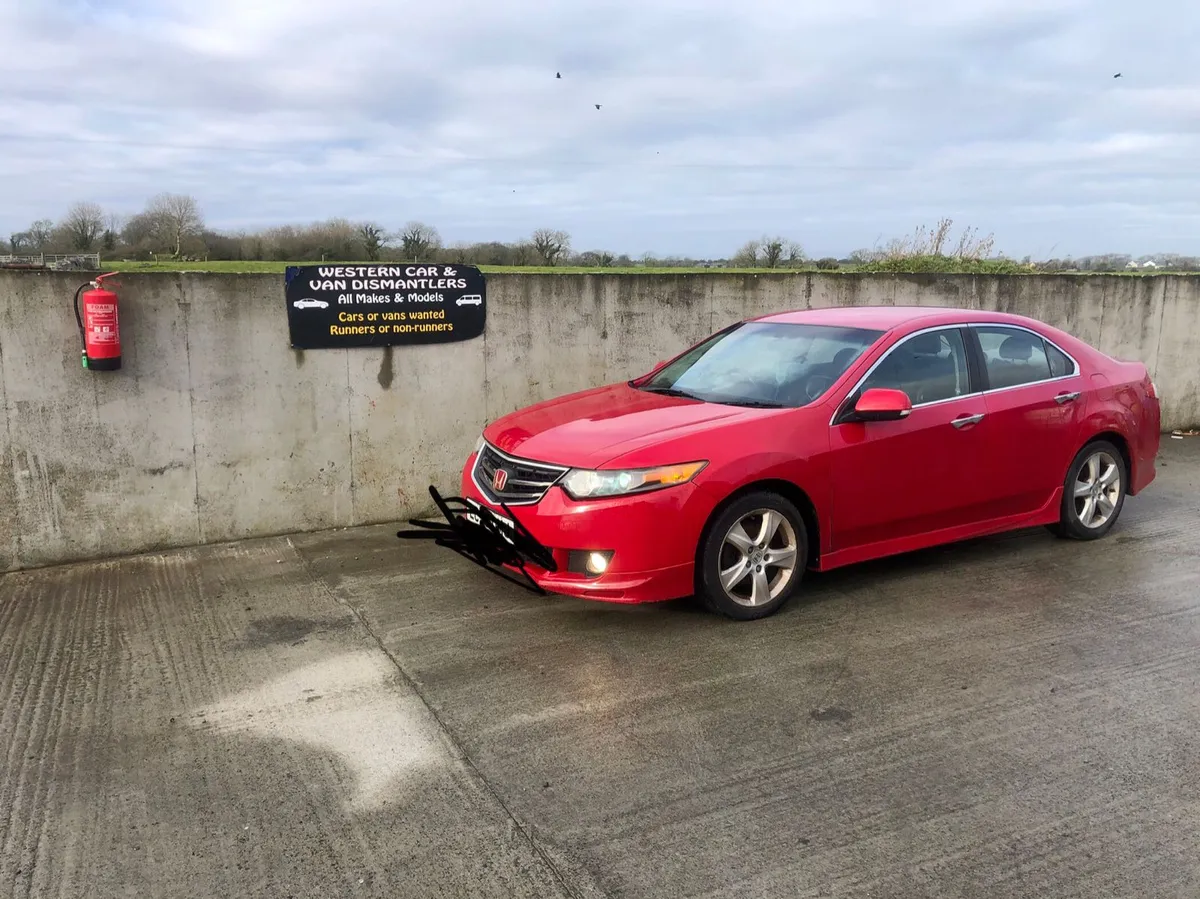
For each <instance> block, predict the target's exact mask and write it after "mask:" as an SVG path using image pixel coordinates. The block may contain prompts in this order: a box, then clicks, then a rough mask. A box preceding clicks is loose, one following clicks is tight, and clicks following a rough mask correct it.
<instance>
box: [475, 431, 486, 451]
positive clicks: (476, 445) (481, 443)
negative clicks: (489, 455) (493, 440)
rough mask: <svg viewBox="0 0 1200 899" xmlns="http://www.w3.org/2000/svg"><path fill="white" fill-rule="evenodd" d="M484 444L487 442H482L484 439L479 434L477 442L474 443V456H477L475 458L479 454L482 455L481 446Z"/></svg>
mask: <svg viewBox="0 0 1200 899" xmlns="http://www.w3.org/2000/svg"><path fill="white" fill-rule="evenodd" d="M485 443H487V441H486V440H484V439H483V435H482V434H480V435H479V440H477V441H476V442H475V455H477V456H478V455H479V454H480V453H482V452H483V445H484V444H485Z"/></svg>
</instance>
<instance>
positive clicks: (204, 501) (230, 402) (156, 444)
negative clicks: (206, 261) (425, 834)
mask: <svg viewBox="0 0 1200 899" xmlns="http://www.w3.org/2000/svg"><path fill="white" fill-rule="evenodd" d="M82 280H83V278H82V276H80V275H78V274H62V275H59V274H47V273H25V272H21V273H18V272H0V463H2V464H0V571H3V570H9V569H14V568H18V567H27V566H36V565H43V564H50V563H56V562H62V561H69V560H76V559H83V558H92V557H98V556H106V555H113V554H121V553H129V552H139V551H145V550H153V549H159V548H164V547H169V546H178V545H187V544H194V543H200V542H209V541H217V540H228V539H235V538H240V537H248V536H262V535H267V534H273V533H281V532H289V531H299V530H307V529H317V528H325V527H339V526H345V525H352V524H360V523H369V522H378V521H394V520H399V519H403V518H406V517H407V516H409V515H411V514H414V513H416V512H419V511H424V510H425V509H426V508H427V507H428V494H427V492H426V490H427V486H428V485H429V483H430V482H431V481H432V482H434V483H436V484H438V485H439V487H443V488H445V489H449V490H454V489H456V488H457V484H458V481H457V472H458V469H459V466H460V464H461V461H462V459H463V458H464V457H465V455H466V454H467V453H468V452H469V451H470V449H471V448H472V446H473V445H474V442H475V439H476V437H477V435H478V433H479V431H480V428H481V427H482V426H483V424H484V423H485V422H486V421H487V420H489V419H491V418H494V417H496V416H498V415H501V414H503V413H505V412H508V411H510V410H512V409H515V408H517V407H519V406H522V405H525V404H527V403H530V402H533V401H535V400H539V399H543V398H546V397H550V396H553V395H556V394H560V393H565V392H567V391H571V390H576V389H581V388H584V387H588V386H591V385H595V384H600V383H604V382H608V381H612V380H616V379H619V378H626V377H629V376H632V375H634V374H636V373H639V372H641V371H644V370H645V369H646V368H647V367H648V366H650V365H651V364H652V363H654V362H655V361H656V360H658V359H660V358H663V357H665V356H668V355H671V354H673V353H674V352H676V351H678V350H680V349H682V348H684V347H685V346H687V345H688V344H690V343H692V342H695V341H697V340H699V339H701V338H702V337H704V336H705V335H706V334H708V333H710V332H711V331H713V330H715V329H717V328H719V327H721V326H723V325H725V324H727V323H729V322H732V321H735V320H737V319H740V318H743V317H747V316H752V315H757V314H761V313H765V312H769V311H775V310H782V309H789V308H797V307H804V306H826V305H834V304H865V303H919V304H926V305H951V304H955V305H958V304H961V305H965V306H969V307H975V308H984V309H1003V310H1010V311H1014V312H1021V313H1025V314H1028V315H1032V316H1034V317H1036V318H1040V319H1043V320H1045V321H1048V322H1051V323H1053V324H1056V325H1059V326H1062V327H1065V328H1067V329H1068V330H1070V331H1072V332H1073V333H1075V334H1077V335H1079V336H1080V337H1082V338H1083V339H1085V340H1088V341H1091V342H1093V343H1094V344H1096V345H1097V346H1099V347H1100V348H1102V349H1104V350H1106V351H1108V352H1111V353H1114V354H1116V355H1120V356H1126V357H1133V358H1138V359H1141V360H1143V361H1145V362H1146V363H1147V365H1148V366H1149V367H1150V369H1151V371H1152V372H1153V374H1154V377H1155V379H1156V381H1157V383H1158V386H1159V389H1160V391H1161V392H1162V394H1163V403H1164V414H1165V419H1164V426H1165V427H1167V428H1172V427H1182V426H1186V425H1191V424H1193V423H1196V422H1200V365H1197V360H1198V359H1200V278H1186V277H1171V276H1161V277H1152V278H1129V277H1119V276H1113V277H1067V276H1060V277H1054V276H1047V277H1032V276H1017V277H1012V276H1010V277H1003V276H987V277H983V276H970V275H964V276H890V275H879V276H859V275H837V274H829V275H826V274H814V275H809V274H779V275H757V276H756V275H727V274H705V275H661V276H659V275H632V276H630V275H597V276H591V275H491V276H489V277H488V307H489V309H488V324H487V330H486V332H485V334H484V336H483V337H481V338H478V339H476V340H473V341H469V342H465V343H458V344H447V345H442V346H428V347H395V348H393V349H390V350H385V349H380V350H324V351H316V350H310V351H307V352H305V351H293V350H292V349H290V348H289V346H288V334H287V319H286V314H285V309H284V305H283V277H282V275H224V274H222V275H216V274H139V275H126V276H123V278H122V284H121V287H120V288H119V290H120V294H121V302H122V306H121V310H122V312H121V314H122V320H121V325H122V338H123V343H124V347H125V362H124V368H123V370H122V371H120V372H117V373H94V372H87V371H84V370H83V369H82V368H81V366H80V362H79V345H78V334H77V330H76V325H75V319H74V313H73V312H72V311H71V296H72V294H73V292H74V289H75V288H76V286H78V284H79V283H80V282H81V281H82Z"/></svg>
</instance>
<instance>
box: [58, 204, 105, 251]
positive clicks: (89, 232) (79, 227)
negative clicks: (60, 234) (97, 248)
mask: <svg viewBox="0 0 1200 899" xmlns="http://www.w3.org/2000/svg"><path fill="white" fill-rule="evenodd" d="M62 227H63V230H64V232H65V233H66V235H67V238H68V240H69V241H70V243H71V249H73V250H91V249H92V246H93V245H94V244H95V243H96V238H97V237H99V236H100V232H101V231H103V230H104V210H102V209H101V208H100V207H99V206H98V205H97V204H95V203H76V204H75V205H74V206H72V207H71V208H70V209H68V210H67V215H66V218H64V219H63V225H62Z"/></svg>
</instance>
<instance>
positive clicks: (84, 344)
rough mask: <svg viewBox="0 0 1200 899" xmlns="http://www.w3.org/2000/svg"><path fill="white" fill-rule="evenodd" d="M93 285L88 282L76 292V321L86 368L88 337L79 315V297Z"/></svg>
mask: <svg viewBox="0 0 1200 899" xmlns="http://www.w3.org/2000/svg"><path fill="white" fill-rule="evenodd" d="M91 283H92V282H90V281H87V282H85V283H83V284H80V285H79V288H78V289H77V290H76V291H75V301H74V305H75V321H76V322H77V323H78V324H79V345H80V347H81V349H82V352H83V367H84V368H87V335H86V334H84V331H83V316H82V315H80V314H79V295H80V294H81V293H83V289H84V288H85V287H87V286H88V285H89V284H91Z"/></svg>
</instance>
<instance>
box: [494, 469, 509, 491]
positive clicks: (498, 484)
mask: <svg viewBox="0 0 1200 899" xmlns="http://www.w3.org/2000/svg"><path fill="white" fill-rule="evenodd" d="M507 483H508V472H507V471H505V470H504V469H503V468H497V469H496V473H495V474H494V475H492V489H493V490H495V491H496V492H497V493H498V492H500V491H501V490H503V489H504V485H505V484H507Z"/></svg>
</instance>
